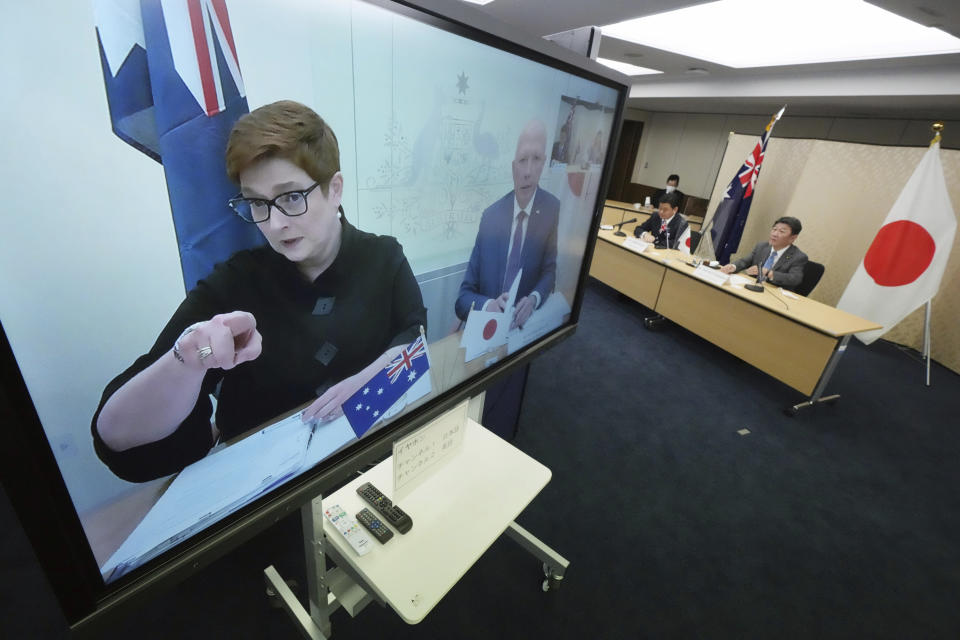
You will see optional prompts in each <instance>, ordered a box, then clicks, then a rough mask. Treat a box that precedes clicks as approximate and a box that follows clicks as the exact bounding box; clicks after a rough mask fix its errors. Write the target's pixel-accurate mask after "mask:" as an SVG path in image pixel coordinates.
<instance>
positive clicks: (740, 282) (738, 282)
mask: <svg viewBox="0 0 960 640" xmlns="http://www.w3.org/2000/svg"><path fill="white" fill-rule="evenodd" d="M756 281H757V279H756V278H748V277H746V276H741V275H739V274H736V273H734V274H732V275H731V276H730V286H731V287H737V288H742V287H743V286H744V285H746V284H750V283H753V282H756Z"/></svg>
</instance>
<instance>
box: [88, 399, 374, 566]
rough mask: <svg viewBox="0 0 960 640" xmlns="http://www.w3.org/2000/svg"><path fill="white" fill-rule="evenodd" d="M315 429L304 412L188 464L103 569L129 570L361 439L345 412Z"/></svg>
mask: <svg viewBox="0 0 960 640" xmlns="http://www.w3.org/2000/svg"><path fill="white" fill-rule="evenodd" d="M310 431H311V428H310V426H309V425H307V424H304V423H303V422H302V421H301V419H300V413H299V412H298V413H295V414H294V415H292V416H290V417H288V418H285V419H283V420H280V421H279V422H276V423H274V424H272V425H270V426H268V427H266V428H264V429H261V430H260V431H258V432H256V433H254V434H252V435H250V436H248V437H246V438H244V439H243V440H241V441H240V442H237V443H235V444H233V445H230V446H229V447H224V448H223V449H219V450H217V451H215V452H213V453H211V454H210V455H208V456H207V457H205V458H203V459H202V460H198V461H197V462H195V463H193V464H192V465H190V466H188V467H186V468H185V469H184V470H183V471H181V472H180V474H179V475H178V476H177V477H176V479H175V480H174V481H173V483H171V485H170V486H169V487H168V488H167V490H166V491H165V492H164V493H163V495H162V496H160V499H159V500H158V501H157V503H156V504H155V505H153V508H151V509H150V511H149V512H148V513H147V515H146V516H145V517H144V519H143V520H142V521H141V522H140V524H139V525H137V528H136V529H134V530H133V532H132V533H131V534H130V536H129V537H128V538H127V539H126V540H125V541H124V542H123V544H122V545H120V548H119V549H117V551H116V553H114V554H113V556H111V557H110V559H109V560H107V562H106V563H105V564H104V565H103V566H102V567H101V568H100V572H101V574H102V575H103V576H104V577H105V578H107V577H113V578H116V577H119V576H121V575H123V574H124V573H126V572H127V571H129V570H130V569H133V568H135V567H138V566H140V565H141V564H143V563H144V562H146V561H148V560H150V559H151V558H154V557H156V556H157V555H159V554H160V553H163V552H164V551H166V550H167V549H169V548H170V547H172V546H173V545H175V544H177V543H179V542H180V541H182V540H184V539H185V538H187V537H189V536H191V535H193V534H195V533H197V532H199V531H202V530H203V529H205V528H206V527H208V526H209V525H211V524H213V523H215V522H217V521H218V520H220V518H222V517H223V516H225V515H227V514H229V513H231V512H233V511H235V510H237V509H239V508H240V507H242V506H244V505H246V504H248V503H250V502H252V501H253V500H255V499H256V498H258V497H260V496H261V495H263V494H265V493H266V492H267V491H269V490H270V489H272V488H273V487H275V486H276V485H277V484H279V483H281V482H284V481H286V480H288V479H290V478H292V477H294V476H296V475H299V474H300V473H302V472H304V471H306V470H308V469H310V468H311V467H313V466H314V465H315V464H316V463H318V462H319V461H320V460H323V459H324V458H326V457H327V456H329V455H330V454H331V453H333V452H335V451H336V450H338V449H340V448H341V447H343V446H344V445H346V444H347V443H349V442H351V441H353V440H356V436H355V435H354V433H353V430H352V429H351V428H350V424H349V423H348V422H347V419H346V418H344V417H342V416H341V417H340V418H337V419H336V420H334V421H332V422H330V423H328V424H321V425H318V426H317V428H316V431H315V432H314V435H313V438H310ZM308 441H309V443H310V446H309V448H308V447H307V442H308ZM111 574H112V576H111Z"/></svg>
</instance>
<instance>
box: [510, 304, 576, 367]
mask: <svg viewBox="0 0 960 640" xmlns="http://www.w3.org/2000/svg"><path fill="white" fill-rule="evenodd" d="M568 313H570V303H569V302H567V299H566V298H565V297H564V296H563V294H562V293H559V292H554V293H551V294H550V295H549V296H547V300H546V301H545V302H544V303H543V304H542V305H540V308H539V309H536V310H534V312H533V313H532V314H531V315H530V317H529V318H527V322H526V324H524V325H523V328H522V329H521V328H520V327H517V328H516V329H514V330H513V331H511V332H510V333H509V334H508V335H507V354H511V353H513V352H514V351H517V350H518V349H520V348H521V347H523V346H524V345H528V344H530V343H531V342H533V341H534V340H536V339H537V338H539V337H541V336H543V335H546V334H547V333H549V332H550V331H552V330H554V329H556V328H557V327H559V326H560V325H561V324H562V323H563V316H565V315H566V314H568Z"/></svg>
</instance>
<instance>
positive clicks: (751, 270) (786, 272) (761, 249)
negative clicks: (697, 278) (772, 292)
mask: <svg viewBox="0 0 960 640" xmlns="http://www.w3.org/2000/svg"><path fill="white" fill-rule="evenodd" d="M802 229H803V225H801V224H800V221H799V220H797V219H796V218H793V217H791V216H784V217H782V218H780V219H778V220H777V221H776V222H774V223H773V228H772V229H770V238H769V239H768V240H764V241H763V242H758V243H757V246H755V247H754V248H753V251H751V252H750V255H748V256H745V257H743V258H740V259H739V260H737V261H736V262H733V263H731V264H728V265H724V266H722V267H720V270H721V271H723V272H724V273H734V272H735V271H743V270H744V269H746V271H745V273H746V274H747V275H748V276H756V275H757V272H758V270H759V269H763V275H764V278H765V279H766V280H767V282H769V283H770V284H775V285H777V286H778V287H783V288H784V289H793V288H795V287H796V286H797V285H799V284H800V281H801V280H803V265H805V264H806V263H807V254H805V253H804V252H803V251H800V249H798V248H797V247H795V246H794V244H793V243H794V241H795V240H796V239H797V236H798V235H800V231H801V230H802Z"/></svg>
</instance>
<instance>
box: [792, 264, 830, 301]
mask: <svg viewBox="0 0 960 640" xmlns="http://www.w3.org/2000/svg"><path fill="white" fill-rule="evenodd" d="M825 270H826V268H825V267H824V266H823V265H822V264H820V263H819V262H814V261H813V260H808V261H807V264H805V265H803V279H802V280H801V281H800V284H798V285H797V288H796V289H794V292H795V293H799V294H800V295H801V296H808V295H810V292H811V291H813V289H814V287H816V286H817V283H818V282H820V278H822V277H823V272H824V271H825Z"/></svg>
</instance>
